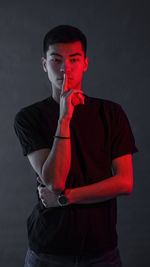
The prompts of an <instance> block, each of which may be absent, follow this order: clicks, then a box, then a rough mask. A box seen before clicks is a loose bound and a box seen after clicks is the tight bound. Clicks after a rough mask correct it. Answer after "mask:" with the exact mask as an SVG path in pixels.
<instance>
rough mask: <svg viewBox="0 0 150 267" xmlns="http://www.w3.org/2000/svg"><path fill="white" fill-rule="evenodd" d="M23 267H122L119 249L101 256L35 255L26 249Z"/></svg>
mask: <svg viewBox="0 0 150 267" xmlns="http://www.w3.org/2000/svg"><path fill="white" fill-rule="evenodd" d="M24 267H122V264H121V259H120V253H119V249H118V248H115V249H114V250H113V251H110V252H109V253H107V254H105V255H103V256H90V255H87V256H83V255H81V256H71V255H46V254H36V253H35V252H34V251H32V250H30V249H28V251H27V254H26V258H25V265H24Z"/></svg>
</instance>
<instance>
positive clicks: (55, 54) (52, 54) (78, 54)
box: [50, 53, 82, 57]
mask: <svg viewBox="0 0 150 267" xmlns="http://www.w3.org/2000/svg"><path fill="white" fill-rule="evenodd" d="M50 56H58V57H63V56H62V55H60V54H58V53H51V54H50ZM74 56H82V55H81V54H80V53H75V54H72V55H69V57H74Z"/></svg>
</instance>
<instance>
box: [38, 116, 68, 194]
mask: <svg viewBox="0 0 150 267" xmlns="http://www.w3.org/2000/svg"><path fill="white" fill-rule="evenodd" d="M55 135H56V136H63V137H70V121H69V120H66V119H62V120H58V126H57V130H56V133H55ZM70 164H71V140H70V139H59V138H54V142H53V146H52V149H51V152H50V154H49V155H48V157H47V159H46V161H45V163H44V165H43V168H42V178H43V181H44V182H45V184H46V186H47V188H48V189H49V190H50V191H53V192H56V193H57V192H60V191H63V190H64V188H65V182H66V179H67V176H68V173H69V170H70Z"/></svg>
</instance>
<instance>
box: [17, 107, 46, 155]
mask: <svg viewBox="0 0 150 267" xmlns="http://www.w3.org/2000/svg"><path fill="white" fill-rule="evenodd" d="M40 126H41V125H40V122H39V120H38V116H34V115H33V114H31V113H30V112H29V111H28V110H26V109H21V110H20V111H19V112H18V113H17V114H16V116H15V119H14V130H15V133H16V135H17V137H18V139H19V141H20V144H21V147H22V151H23V155H24V156H27V154H29V153H31V152H33V151H36V150H39V149H42V148H49V144H48V143H47V142H46V140H45V138H44V137H43V135H42V132H41V127H40Z"/></svg>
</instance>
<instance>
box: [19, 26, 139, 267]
mask: <svg viewBox="0 0 150 267" xmlns="http://www.w3.org/2000/svg"><path fill="white" fill-rule="evenodd" d="M43 52H44V56H43V57H42V65H43V69H44V71H45V72H46V73H47V75H48V79H49V81H50V83H51V86H52V95H51V96H50V97H48V98H46V99H44V100H42V101H40V102H37V103H35V104H32V105H30V106H28V107H25V108H23V109H21V110H20V111H19V112H18V113H17V115H16V117H15V123H14V127H15V131H16V134H17V136H18V138H19V140H20V143H21V146H22V148H23V154H24V155H25V156H28V159H29V161H30V163H31V165H32V167H33V169H34V170H35V172H36V174H37V176H38V178H37V180H38V182H39V186H38V192H39V201H38V204H37V205H36V206H35V207H34V209H33V211H32V213H31V215H30V216H29V218H28V220H27V228H28V237H29V249H28V252H27V255H26V261H25V266H26V267H27V266H30V267H33V266H42V267H44V266H45V267H48V266H51V267H56V266H69V267H72V266H83V267H85V266H91V267H92V266H95V267H98V266H103V267H104V266H105V267H106V266H107V267H109V266H115V267H119V266H121V260H120V255H119V250H118V247H117V245H118V244H117V233H116V223H117V206H116V197H117V196H120V195H128V194H130V193H131V192H132V187H133V171H132V153H134V152H137V148H136V146H135V142H134V137H133V134H132V131H131V128H130V125H129V121H128V119H127V117H126V115H125V113H124V111H123V110H122V108H121V106H120V105H119V104H117V103H114V102H112V101H108V100H103V99H98V98H93V97H89V96H87V95H86V94H84V93H83V91H82V76H83V73H84V72H85V71H86V70H87V67H88V58H87V57H86V37H85V35H84V34H83V33H82V32H81V31H80V30H79V29H77V28H75V27H72V26H69V25H61V26H58V27H55V28H54V29H52V30H50V31H49V32H48V33H47V34H46V36H45V38H44V45H43Z"/></svg>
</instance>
